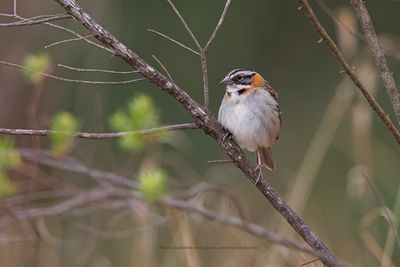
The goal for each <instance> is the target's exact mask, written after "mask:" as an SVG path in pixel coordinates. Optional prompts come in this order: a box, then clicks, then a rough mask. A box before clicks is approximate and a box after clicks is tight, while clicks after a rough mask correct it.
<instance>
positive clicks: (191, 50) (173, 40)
mask: <svg viewBox="0 0 400 267" xmlns="http://www.w3.org/2000/svg"><path fill="white" fill-rule="evenodd" d="M147 31H149V32H152V33H155V34H157V35H159V36H161V37H164V38H165V39H167V40H169V41H171V42H173V43H175V44H177V45H179V46H181V47H183V48H185V49H186V50H189V51H190V52H192V53H193V54H196V55H199V56H200V53H199V52H197V51H195V50H193V49H192V48H190V47H188V46H186V45H184V44H182V43H180V42H178V41H177V40H175V39H173V38H171V37H169V36H168V35H165V34H163V33H161V32H158V31H156V30H153V29H147Z"/></svg>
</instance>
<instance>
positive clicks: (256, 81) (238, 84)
mask: <svg viewBox="0 0 400 267" xmlns="http://www.w3.org/2000/svg"><path fill="white" fill-rule="evenodd" d="M220 83H221V84H225V85H226V91H227V92H230V93H233V92H239V91H242V92H243V91H245V90H246V91H247V90H251V89H252V88H258V87H263V86H265V84H266V82H265V80H264V78H263V77H262V76H261V75H260V74H258V73H257V72H255V71H252V70H248V69H234V70H232V71H231V72H229V73H228V74H227V75H226V76H225V78H224V79H223V80H222V81H221V82H220Z"/></svg>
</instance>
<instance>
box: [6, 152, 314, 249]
mask: <svg viewBox="0 0 400 267" xmlns="http://www.w3.org/2000/svg"><path fill="white" fill-rule="evenodd" d="M19 152H20V153H21V156H22V157H23V158H24V159H25V160H29V161H32V162H37V163H40V164H42V165H45V166H49V167H53V168H57V169H61V170H64V171H69V172H73V173H78V174H81V175H86V176H89V177H91V178H92V179H93V180H96V181H98V180H102V181H105V182H109V183H111V184H112V185H113V186H115V187H111V188H114V189H111V190H110V191H107V192H106V191H104V194H102V193H101V192H102V191H101V189H94V190H92V191H89V192H86V194H88V195H89V196H87V197H84V194H80V195H78V196H75V197H73V198H72V199H71V200H66V201H64V202H63V203H64V204H55V206H53V207H44V208H41V209H35V210H34V211H33V212H32V211H29V210H30V209H29V208H28V209H25V210H24V211H20V212H19V213H18V214H19V215H18V216H19V217H20V218H24V219H31V218H37V217H40V216H42V215H52V214H54V215H56V214H59V211H58V209H60V208H61V210H62V211H63V212H65V211H69V210H72V209H74V208H76V207H79V206H82V205H85V201H87V202H92V201H94V200H98V199H103V196H104V197H107V196H109V195H110V194H111V195H112V194H117V195H121V196H124V195H125V194H126V193H125V192H126V191H124V190H119V189H116V187H121V186H122V187H124V188H125V187H127V188H129V189H130V190H131V189H133V190H138V185H137V183H136V182H135V181H134V180H132V179H129V178H128V177H125V176H122V175H118V174H116V173H112V172H107V171H102V170H97V169H94V168H91V167H89V166H87V165H85V164H83V163H81V162H79V161H78V160H76V159H73V158H64V159H59V158H56V157H54V156H52V155H51V153H49V152H47V151H45V150H37V149H20V150H19ZM108 187H109V186H108ZM59 194H60V192H59V193H58V194H55V195H54V196H56V197H59ZM44 195H45V196H46V197H48V196H53V194H51V195H48V194H44ZM174 195H176V194H174ZM178 195H179V194H178ZM40 196H41V195H40V194H38V195H36V196H35V197H40ZM127 196H128V197H130V196H132V193H131V192H130V191H129V192H128V195H127ZM137 198H138V197H135V200H137ZM10 199H12V201H7V199H6V200H5V203H8V206H9V207H10V205H12V204H14V205H22V206H25V205H26V203H24V202H21V201H24V200H25V201H28V202H29V201H30V200H31V198H27V197H24V196H22V198H20V199H19V201H17V199H16V197H15V196H14V197H11V198H10ZM159 204H160V205H162V206H167V207H171V208H174V209H179V210H182V211H184V212H187V213H196V214H199V215H201V216H203V217H205V218H208V219H210V220H213V221H216V222H219V223H221V224H226V225H230V226H232V227H236V228H238V229H241V230H243V231H245V232H247V233H249V234H251V235H254V236H256V237H258V238H261V239H264V240H267V241H268V242H271V243H274V244H279V245H282V246H285V247H287V248H289V249H293V250H297V251H300V252H304V253H306V254H309V255H312V256H317V255H316V253H315V252H314V251H313V250H311V249H310V248H308V247H306V246H304V245H302V244H299V243H297V242H295V241H292V240H288V239H285V238H283V237H282V236H281V235H279V234H276V233H273V232H271V231H269V230H267V229H265V228H263V227H261V226H259V225H256V224H253V223H248V222H247V221H245V220H243V219H241V218H238V217H235V216H231V215H227V214H223V213H219V212H215V211H213V210H211V209H208V208H204V207H200V206H195V205H193V204H192V203H190V202H187V201H184V200H180V199H179V198H177V197H173V196H171V195H169V196H166V197H164V198H163V199H162V200H161V201H160V203H159ZM125 205H129V199H127V200H126V201H125ZM55 207H57V210H56V208H55ZM54 212H55V213H54ZM26 213H27V214H26ZM23 214H26V215H23ZM6 222H7V223H8V222H9V221H8V220H6ZM0 225H2V224H1V220H0Z"/></svg>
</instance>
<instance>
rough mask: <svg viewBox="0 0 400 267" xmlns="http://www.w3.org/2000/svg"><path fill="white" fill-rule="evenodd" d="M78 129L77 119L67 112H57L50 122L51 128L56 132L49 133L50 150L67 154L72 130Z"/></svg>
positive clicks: (70, 147) (69, 148) (71, 139)
mask: <svg viewBox="0 0 400 267" xmlns="http://www.w3.org/2000/svg"><path fill="white" fill-rule="evenodd" d="M79 129H80V123H79V122H78V120H77V119H76V118H75V117H74V116H73V115H72V114H70V113H68V112H60V113H57V114H56V115H55V116H54V118H53V120H52V122H51V130H53V131H55V132H57V133H55V134H53V135H51V137H50V140H51V150H52V151H53V152H54V153H55V154H58V155H65V154H68V153H69V152H70V151H71V149H72V145H73V137H72V136H71V133H72V132H76V131H78V130H79Z"/></svg>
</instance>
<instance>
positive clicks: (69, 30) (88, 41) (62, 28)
mask: <svg viewBox="0 0 400 267" xmlns="http://www.w3.org/2000/svg"><path fill="white" fill-rule="evenodd" d="M44 25H47V26H50V27H52V28H55V29H59V30H63V31H65V32H68V33H70V34H72V35H75V36H76V37H80V38H82V37H83V36H82V35H80V34H79V33H77V32H75V31H73V30H71V29H68V28H65V27H63V26H60V25H57V24H54V23H50V22H45V23H44ZM83 41H85V42H87V43H88V44H91V45H94V46H96V47H98V48H100V49H103V50H105V51H107V52H109V53H112V50H111V49H110V48H107V47H104V46H102V45H99V44H97V43H95V42H93V41H92V40H90V39H83Z"/></svg>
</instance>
